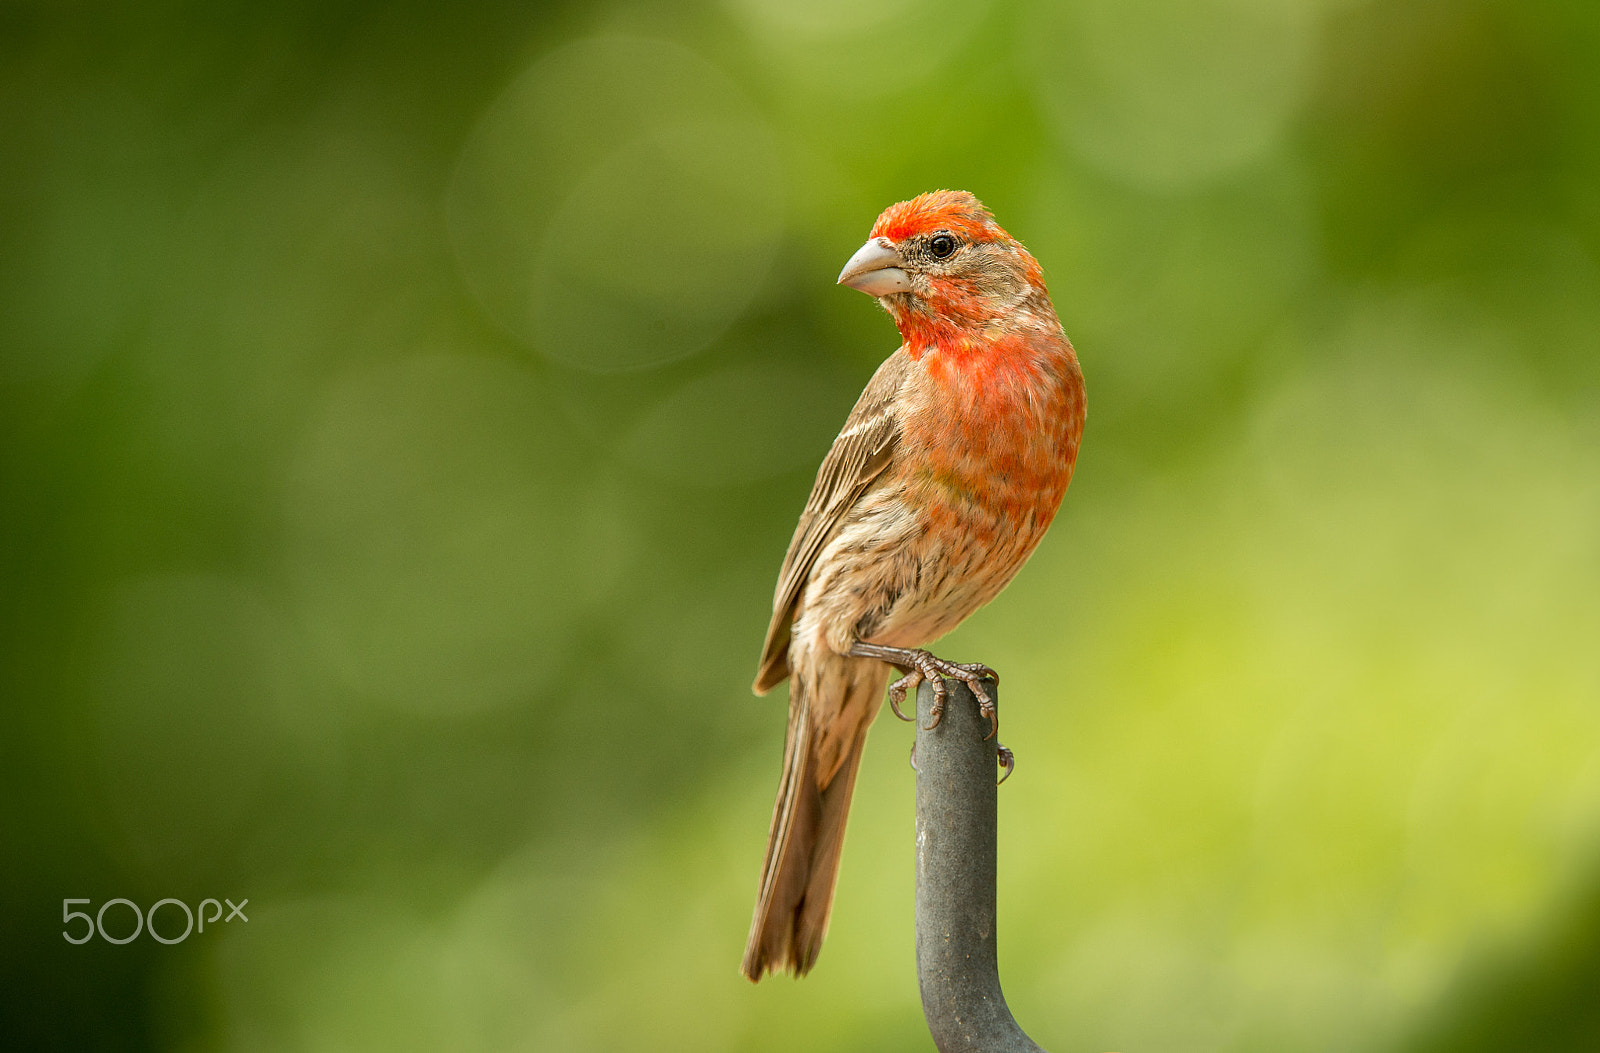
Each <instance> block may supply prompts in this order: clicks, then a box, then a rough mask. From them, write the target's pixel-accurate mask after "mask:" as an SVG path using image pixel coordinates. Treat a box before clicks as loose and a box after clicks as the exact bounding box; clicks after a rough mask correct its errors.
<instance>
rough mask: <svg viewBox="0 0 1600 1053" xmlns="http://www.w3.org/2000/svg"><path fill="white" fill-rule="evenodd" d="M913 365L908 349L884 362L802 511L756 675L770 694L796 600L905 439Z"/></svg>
mask: <svg viewBox="0 0 1600 1053" xmlns="http://www.w3.org/2000/svg"><path fill="white" fill-rule="evenodd" d="M910 368H911V359H910V357H909V356H908V355H907V354H906V352H905V348H903V347H902V348H901V349H900V350H899V351H896V352H895V353H894V354H893V355H890V356H889V357H888V358H887V359H885V360H884V363H883V365H881V366H879V367H878V371H877V372H876V373H874V374H873V375H872V379H871V380H870V381H868V382H867V389H866V390H865V391H863V392H862V393H861V397H860V398H859V399H857V400H856V406H855V409H853V410H851V411H850V416H849V418H848V419H846V420H845V422H844V428H843V430H841V431H840V432H839V437H838V438H837V439H834V440H833V448H832V449H830V450H829V451H828V456H826V457H824V458H823V459H822V467H821V468H819V469H818V470H817V481H816V483H815V484H814V485H813V486H812V488H811V496H810V498H808V499H807V500H806V507H805V510H804V511H803V512H801V513H800V524H799V526H797V527H795V531H794V538H793V540H791V541H790V542H789V551H788V553H787V554H786V555H785V556H784V557H783V569H782V570H781V571H779V572H778V591H777V593H776V594H775V595H774V596H773V599H772V622H771V624H769V625H768V626H767V642H766V644H765V645H764V646H763V647H762V648H761V668H760V670H759V671H758V672H757V673H756V682H755V692H756V694H758V695H764V694H766V693H767V691H768V690H770V689H771V688H772V687H774V686H775V685H777V684H781V683H783V680H784V678H785V677H787V676H788V675H789V632H790V629H791V627H792V626H793V623H794V611H795V604H797V603H798V602H799V600H800V590H801V589H802V588H803V587H804V586H805V582H806V577H807V576H808V575H809V574H810V573H811V565H812V563H814V562H816V558H817V553H819V552H821V551H822V548H823V546H824V545H826V544H827V543H828V540H829V539H830V538H831V537H833V534H834V531H836V530H837V529H838V527H839V521H840V520H841V519H843V518H844V514H845V512H847V511H848V510H849V509H850V507H851V506H852V505H854V504H855V503H856V502H857V501H858V500H860V498H861V495H862V494H863V493H865V492H866V490H867V488H868V487H869V486H871V485H872V481H873V480H874V479H876V478H877V477H878V476H879V475H880V474H882V472H883V470H884V469H885V468H887V467H888V466H889V460H890V458H891V457H892V456H893V454H894V447H895V443H896V441H897V440H898V439H899V437H900V422H899V420H898V419H897V418H896V416H895V415H894V413H893V405H894V399H895V396H896V395H897V394H898V393H899V391H900V386H901V385H902V384H904V383H905V379H906V374H907V372H908V371H909V370H910Z"/></svg>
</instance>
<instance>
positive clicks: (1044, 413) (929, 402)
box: [742, 190, 1085, 980]
mask: <svg viewBox="0 0 1600 1053" xmlns="http://www.w3.org/2000/svg"><path fill="white" fill-rule="evenodd" d="M839 282H840V284H842V285H848V286H851V287H852V288H855V289H860V290H861V291H863V292H865V293H868V294H869V295H872V296H876V297H878V300H879V302H880V303H881V304H883V306H884V307H885V308H886V309H887V310H888V312H889V314H890V315H892V316H893V318H894V321H895V325H896V326H898V327H899V330H900V336H901V339H902V341H903V343H902V344H901V347H900V349H899V350H898V351H896V352H895V353H894V354H893V355H891V356H890V357H889V358H888V360H887V361H885V362H884V363H883V365H882V366H880V367H879V368H878V371H877V373H875V374H874V375H873V377H872V380H871V381H870V382H869V383H868V384H867V389H866V391H864V392H863V393H862V395H861V398H860V400H859V401H858V402H857V403H856V406H855V409H854V410H852V411H851V413H850V416H849V418H848V419H847V420H846V421H845V425H844V430H843V431H841V432H840V433H839V437H838V438H837V439H835V440H834V443H833V448H832V449H830V450H829V451H828V455H827V456H826V457H825V458H824V459H823V462H822V467H821V469H820V470H819V471H818V472H817V481H816V484H815V486H814V487H813V488H812V491H811V497H810V499H809V500H807V501H806V506H805V510H804V511H803V512H801V514H800V524H799V526H798V527H796V528H795V533H794V539H793V540H792V541H790V543H789V551H788V554H787V555H786V556H785V557H784V561H783V569H782V570H781V571H780V572H779V575H778V588H777V594H776V596H775V597H774V600H773V610H772V621H771V623H770V625H769V626H768V629H767V639H766V644H765V646H764V647H763V649H762V654H761V666H760V670H759V672H758V673H757V674H756V681H755V691H756V693H757V694H765V693H766V692H767V691H768V690H770V689H771V688H772V687H774V686H775V685H777V684H779V683H781V682H782V681H783V680H784V678H786V677H792V680H791V682H790V686H789V728H788V736H787V741H786V744H785V746H784V757H783V778H782V780H781V781H780V783H779V786H778V800H777V804H776V805H775V806H774V808H773V812H772V828H771V832H770V833H769V835H768V840H767V854H766V860H765V862H764V863H763V865H762V873H761V887H760V893H759V896H758V899H757V901H756V910H755V918H754V920H753V921H752V922H751V926H750V938H749V942H748V944H747V945H746V947H745V953H744V963H743V967H742V968H743V972H744V975H745V976H747V977H749V978H750V979H751V980H759V979H760V978H761V977H762V976H763V975H764V974H765V973H767V972H768V971H771V970H781V969H788V970H792V971H793V972H795V973H796V974H804V973H805V972H806V971H807V970H809V969H810V968H811V966H812V965H813V964H814V963H815V962H816V959H817V952H818V951H819V950H820V949H821V947H822V938H823V935H824V934H825V933H826V931H827V928H828V915H829V912H830V910H831V908H832V904H833V889H834V883H835V878H836V877H837V875H838V870H839V853H840V848H841V846H842V844H843V839H844V828H845V819H846V816H847V814H848V813H849V810H850V795H851V791H852V790H853V788H854V786H855V779H856V772H857V770H858V768H859V767H860V763H861V749H862V746H863V744H864V743H865V741H866V736H867V729H868V727H870V726H871V724H872V720H873V718H874V717H875V716H876V715H877V712H878V708H879V706H880V705H881V704H882V702H883V696H884V688H885V686H886V685H888V682H889V670H890V668H891V667H893V668H897V669H899V670H901V671H902V672H904V673H905V674H906V675H905V676H903V677H902V678H901V679H900V680H898V681H896V683H895V684H894V686H893V687H892V688H891V689H890V697H891V701H892V703H894V704H898V703H899V702H901V701H903V700H904V698H905V695H906V692H907V691H914V690H915V688H916V686H917V685H918V684H919V683H921V682H922V681H923V680H924V679H928V680H932V681H933V684H934V689H935V692H936V694H937V695H938V698H937V700H936V702H935V704H934V707H933V711H932V713H931V717H930V719H932V720H933V721H937V720H938V718H939V715H940V714H941V713H942V712H943V695H944V690H945V689H944V683H943V680H942V678H943V677H951V678H954V679H960V680H964V681H966V682H967V683H969V684H970V685H972V688H973V693H974V694H975V695H976V696H977V698H978V699H979V704H980V707H981V708H982V709H983V712H984V713H985V715H986V716H988V717H989V718H990V722H991V728H993V727H994V724H995V719H994V711H993V707H992V706H991V705H990V704H989V701H988V695H987V694H986V693H985V691H984V689H983V687H982V686H981V681H982V680H983V679H984V678H993V676H994V674H993V672H992V671H991V670H989V669H987V668H986V667H984V666H981V665H976V664H972V665H962V664H956V663H953V662H946V661H944V660H943V659H940V658H936V657H934V656H933V655H931V654H929V653H928V652H926V651H923V650H919V649H918V648H920V647H921V646H922V645H924V644H926V643H929V642H930V641H933V640H936V639H938V638H939V637H940V636H943V635H944V634H945V633H947V632H949V631H950V630H951V629H954V628H955V627H956V626H957V625H959V624H960V623H961V622H962V620H963V619H965V618H966V617H967V615H969V614H971V613H972V612H973V611H975V610H977V609H978V608H979V607H981V606H983V605H984V604H985V603H988V602H989V601H990V600H992V599H994V597H995V596H996V595H997V594H998V593H999V592H1000V590H1001V589H1003V588H1005V586H1006V584H1007V583H1008V582H1009V581H1010V580H1011V578H1012V576H1013V575H1015V574H1016V572H1017V570H1018V568H1020V567H1021V566H1022V564H1023V563H1024V562H1026V561H1027V559H1028V556H1029V555H1031V554H1032V552H1033V550H1034V547H1035V546H1036V545H1038V543H1039V539H1040V538H1042V537H1043V536H1044V532H1045V529H1046V528H1047V527H1049V525H1050V521H1051V520H1052V519H1053V518H1054V517H1055V514H1056V509H1057V508H1058V507H1060V504H1061V498H1062V495H1063V494H1064V493H1065V492H1066V489H1067V483H1068V482H1069V481H1070V480H1071V478H1072V468H1073V464H1074V463H1075V462H1076V460H1077V456H1078V441H1079V439H1080V438H1081V436H1082V434H1083V421H1084V408H1085V402H1084V390H1083V374H1082V373H1081V372H1080V371H1079V369H1078V359H1077V355H1076V354H1074V352H1073V350H1072V344H1071V343H1070V342H1068V340H1067V337H1066V334H1065V333H1063V332H1062V330H1061V323H1060V321H1059V320H1057V318H1056V313H1055V309H1054V307H1052V306H1051V303H1050V297H1049V294H1048V293H1047V292H1046V291H1045V287H1044V276H1043V272H1042V271H1041V270H1040V268H1039V264H1038V263H1037V262H1036V261H1035V260H1034V258H1033V257H1032V256H1030V255H1029V254H1028V252H1027V250H1026V249H1024V248H1023V247H1022V246H1021V245H1020V244H1019V243H1018V242H1017V241H1016V240H1015V239H1013V238H1012V237H1011V236H1010V235H1009V234H1007V233H1006V232H1005V231H1004V230H1002V229H1000V227H999V225H998V224H996V223H995V221H994V217H993V216H992V215H990V214H989V211H988V210H987V209H985V208H984V207H983V205H982V204H981V203H980V202H979V201H978V199H977V198H975V197H973V196H972V195H971V194H968V193H964V192H960V191H950V190H940V191H935V192H933V193H929V194H923V195H922V196H920V197H917V198H914V199H912V200H910V201H904V202H901V203H900V204H897V205H892V206H890V207H889V208H888V209H886V210H885V211H884V213H883V215H881V216H879V217H878V222H877V223H876V224H875V225H874V226H873V228H872V234H871V237H870V238H869V239H868V241H867V243H866V244H865V245H863V246H862V247H861V249H860V250H859V251H858V252H857V253H856V254H855V255H854V256H852V257H851V258H850V261H849V262H848V263H847V264H845V268H844V271H843V272H842V273H841V274H840V275H839Z"/></svg>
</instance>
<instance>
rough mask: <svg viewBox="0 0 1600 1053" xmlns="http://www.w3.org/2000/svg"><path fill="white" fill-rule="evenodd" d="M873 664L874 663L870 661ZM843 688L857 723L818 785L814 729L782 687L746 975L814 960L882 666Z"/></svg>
mask: <svg viewBox="0 0 1600 1053" xmlns="http://www.w3.org/2000/svg"><path fill="white" fill-rule="evenodd" d="M872 664H873V665H874V666H876V665H877V663H872ZM881 668H882V669H883V673H884V675H881V676H880V675H876V672H877V671H876V670H874V671H873V674H869V675H867V676H865V677H863V678H862V679H861V680H859V681H856V682H854V683H852V684H851V685H850V686H849V689H848V692H849V697H848V698H847V699H846V700H845V704H844V705H843V706H842V707H840V710H838V711H837V712H839V713H840V714H841V716H843V715H846V714H848V715H849V717H850V718H855V719H856V720H857V721H858V725H857V726H856V727H855V728H853V729H852V730H851V731H849V732H848V734H850V736H851V739H850V742H849V744H848V747H847V748H846V752H845V753H844V755H843V759H842V761H841V762H840V764H839V766H838V768H837V770H835V771H834V772H833V774H832V777H831V778H829V779H828V781H827V784H826V785H819V782H820V779H819V774H825V773H824V772H822V771H821V768H820V765H819V756H818V755H819V753H821V752H822V751H821V750H820V749H819V748H818V747H819V745H820V744H819V742H818V733H817V730H816V727H815V724H814V722H813V716H812V706H811V701H810V700H809V699H808V698H807V697H806V694H805V690H804V688H803V687H802V685H801V684H800V682H799V681H798V679H796V680H794V681H791V686H790V689H789V731H788V736H787V739H786V743H785V746H784V752H783V780H782V781H781V782H780V783H779V784H778V800H777V803H776V804H774V805H773V809H772V829H771V831H770V832H769V833H768V835H767V857H766V860H765V861H764V862H763V863H762V868H761V892H760V894H759V896H758V897H757V899H756V912H755V917H754V919H752V921H751V922H750V938H749V941H748V942H747V943H746V944H745V949H744V964H743V965H742V966H741V971H742V972H743V973H744V975H745V977H746V978H748V979H749V980H751V981H755V980H759V979H761V977H762V975H763V974H764V973H766V972H768V971H780V970H784V969H791V970H793V971H794V973H795V975H797V976H803V975H805V973H806V972H807V971H808V970H810V968H811V966H812V965H813V964H814V963H815V962H816V960H817V952H818V951H820V950H821V949H822V938H823V936H824V935H826V934H827V931H828V915H829V913H830V912H831V911H832V909H833V889H834V883H835V880H836V879H837V877H838V874H839V853H840V849H841V848H842V847H843V845H844V827H845V819H846V818H848V816H849V813H850V797H851V794H852V793H853V792H854V791H855V785H856V772H857V770H858V769H859V768H860V766H861V748H862V746H863V745H864V744H865V742H866V738H867V728H868V727H869V726H870V725H871V723H872V717H873V716H874V715H875V713H876V711H877V708H878V705H879V704H880V703H881V701H882V699H883V690H884V684H885V683H886V682H887V679H888V678H887V672H888V668H887V667H886V666H885V667H881Z"/></svg>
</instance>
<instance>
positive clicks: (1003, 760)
mask: <svg viewBox="0 0 1600 1053" xmlns="http://www.w3.org/2000/svg"><path fill="white" fill-rule="evenodd" d="M913 752H914V751H913ZM994 752H995V759H997V760H998V761H999V762H1000V767H1002V768H1004V769H1005V770H1006V773H1005V774H1004V775H1002V776H1000V778H998V779H996V780H995V785H996V786H999V785H1000V784H1001V783H1003V782H1005V781H1006V780H1007V779H1009V778H1011V773H1012V772H1013V771H1015V770H1016V768H1017V755H1016V754H1015V753H1012V752H1011V750H1010V749H1008V748H1007V747H1005V746H1002V745H1001V744H1000V743H998V742H996V743H995V744H994ZM912 767H916V765H915V764H913V765H912Z"/></svg>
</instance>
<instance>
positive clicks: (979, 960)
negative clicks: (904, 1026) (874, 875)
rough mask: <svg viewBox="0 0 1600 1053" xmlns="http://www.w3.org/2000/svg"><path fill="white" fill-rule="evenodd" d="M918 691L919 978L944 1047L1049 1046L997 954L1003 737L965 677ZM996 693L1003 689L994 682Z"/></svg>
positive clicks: (965, 1050)
mask: <svg viewBox="0 0 1600 1053" xmlns="http://www.w3.org/2000/svg"><path fill="white" fill-rule="evenodd" d="M945 687H946V690H947V691H948V692H949V697H948V699H947V700H946V702H945V707H944V719H943V720H942V721H941V722H940V723H939V725H938V726H937V727H935V728H932V729H929V728H928V727H927V726H926V725H927V724H928V723H929V720H930V718H929V709H930V707H931V706H932V705H933V687H932V685H931V684H928V683H926V682H924V683H923V684H922V685H920V686H919V687H918V688H917V746H916V765H917V980H918V983H919V985H920V987H921V989H922V1015H923V1016H924V1017H926V1018H927V1021H928V1030H929V1031H930V1032H931V1033H932V1034H933V1043H934V1045H935V1046H937V1047H938V1048H939V1051H940V1053H979V1051H982V1053H994V1051H1001V1053H1043V1050H1041V1049H1040V1048H1039V1046H1038V1045H1037V1044H1035V1043H1034V1041H1033V1040H1032V1039H1030V1038H1029V1037H1028V1036H1027V1034H1026V1033H1025V1032H1024V1031H1023V1030H1022V1028H1021V1027H1019V1026H1017V1022H1016V1020H1015V1019H1014V1018H1013V1017H1012V1015H1011V1010H1010V1009H1009V1008H1007V1006H1006V999H1005V995H1003V994H1002V993H1001V992H1000V969H999V964H998V961H997V960H996V956H995V932H994V930H995V806H996V790H995V776H996V774H997V773H998V768H997V765H996V759H995V741H994V739H986V738H985V737H984V736H986V735H987V734H988V733H989V723H988V721H987V720H986V719H984V718H982V717H980V716H979V715H978V702H977V699H975V698H974V697H973V695H972V692H971V690H970V689H969V688H968V687H967V685H966V684H964V683H962V682H961V681H959V680H946V681H945ZM988 690H989V696H990V697H991V698H993V699H994V700H995V702H996V703H997V704H998V703H999V700H1000V699H999V691H998V690H997V687H996V685H995V684H994V683H993V682H989V683H988Z"/></svg>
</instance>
